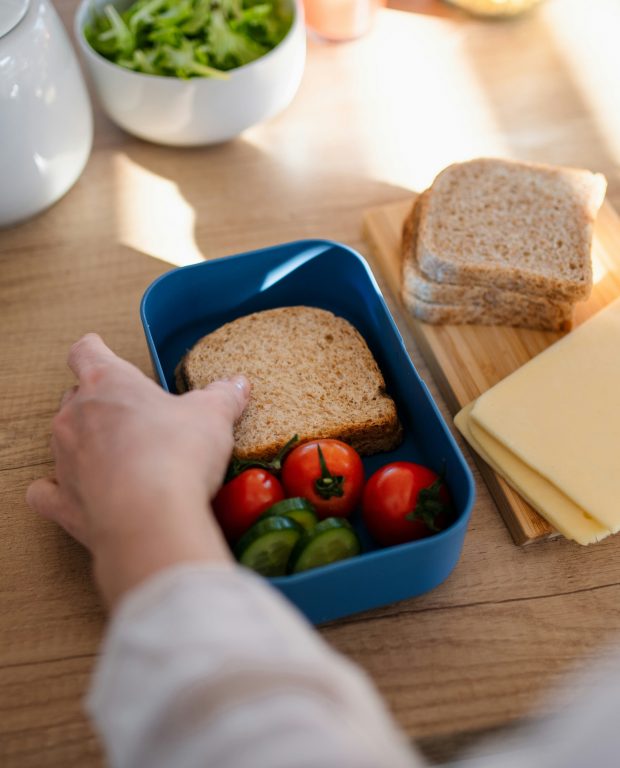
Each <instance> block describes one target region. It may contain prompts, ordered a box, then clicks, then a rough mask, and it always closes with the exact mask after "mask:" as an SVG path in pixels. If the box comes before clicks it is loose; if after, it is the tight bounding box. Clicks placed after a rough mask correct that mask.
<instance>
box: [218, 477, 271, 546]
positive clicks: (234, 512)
mask: <svg viewBox="0 0 620 768" xmlns="http://www.w3.org/2000/svg"><path fill="white" fill-rule="evenodd" d="M283 498H284V491H283V489H282V485H281V484H280V481H279V480H278V479H277V477H274V476H273V475H272V474H271V472H268V471H267V470H266V469H258V468H252V469H246V470H244V471H243V472H241V473H240V474H239V475H237V477H235V478H233V479H232V480H230V481H229V482H227V483H225V484H224V485H223V486H222V487H221V488H220V490H219V491H218V493H217V496H216V497H215V498H214V499H213V511H214V512H215V517H216V518H217V521H218V523H219V524H220V527H221V529H222V531H223V532H224V536H226V538H227V539H228V541H229V542H231V543H233V542H235V541H237V539H239V538H240V537H241V536H242V535H243V534H244V533H245V532H246V531H247V529H248V528H249V527H250V526H251V525H253V523H254V522H256V520H257V519H258V518H259V517H260V516H261V515H262V514H263V512H266V511H267V510H268V509H269V507H271V506H272V505H273V504H275V503H276V502H277V501H282V499H283Z"/></svg>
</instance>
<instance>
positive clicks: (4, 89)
mask: <svg viewBox="0 0 620 768" xmlns="http://www.w3.org/2000/svg"><path fill="white" fill-rule="evenodd" d="M92 136H93V117H92V111H91V106H90V101H89V99H88V92H87V90H86V86H85V84H84V80H83V78H82V73H81V71H80V68H79V65H78V62H77V58H76V56H75V54H74V52H73V48H72V47H71V43H70V42H69V38H68V37H67V33H66V32H65V28H64V26H63V25H62V22H61V21H60V19H59V18H58V16H57V14H56V11H55V10H54V8H53V6H52V5H51V3H50V2H48V0H0V226H8V225H10V224H15V223H16V222H18V221H21V220H22V219H26V218H28V217H30V216H33V215H34V214H36V213H38V212H39V211H42V210H43V209H44V208H47V207H48V206H49V205H51V204H52V203H54V202H56V200H58V199H59V198H60V197H62V195H64V194H65V192H67V191H68V190H69V189H70V187H71V186H72V185H73V184H74V183H75V181H76V180H77V178H78V177H79V175H80V174H81V172H82V170H83V169H84V166H85V165H86V161H87V160H88V156H89V154H90V148H91V145H92Z"/></svg>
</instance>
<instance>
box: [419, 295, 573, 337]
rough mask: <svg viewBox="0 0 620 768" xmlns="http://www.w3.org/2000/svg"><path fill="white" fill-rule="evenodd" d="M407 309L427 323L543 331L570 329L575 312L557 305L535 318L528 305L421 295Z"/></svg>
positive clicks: (544, 310) (550, 306) (541, 312)
mask: <svg viewBox="0 0 620 768" xmlns="http://www.w3.org/2000/svg"><path fill="white" fill-rule="evenodd" d="M405 304H406V306H407V309H408V310H409V311H410V312H411V313H412V314H413V315H414V317H417V318H418V320H422V322H425V323H432V324H446V325H467V324H474V325H510V326H516V327H520V328H535V329H537V330H541V331H567V330H570V327H571V316H570V315H569V316H566V315H564V314H563V313H562V311H561V310H559V309H557V307H556V306H554V305H548V307H547V309H542V310H541V311H540V312H539V313H538V314H537V316H536V319H535V320H534V319H533V317H532V314H531V313H530V312H529V311H528V310H527V309H526V308H525V306H524V305H518V304H511V303H503V304H502V303H497V304H494V305H489V304H487V303H486V302H474V301H471V302H467V303H465V304H459V303H453V304H449V303H445V304H440V303H436V302H430V301H424V300H423V299H419V298H418V297H417V296H414V295H410V296H408V297H406V298H405Z"/></svg>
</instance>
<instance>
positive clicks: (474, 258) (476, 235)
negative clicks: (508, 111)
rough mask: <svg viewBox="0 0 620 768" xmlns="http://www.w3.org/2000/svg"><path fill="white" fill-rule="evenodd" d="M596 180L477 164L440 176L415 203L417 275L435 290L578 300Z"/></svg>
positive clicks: (588, 269)
mask: <svg viewBox="0 0 620 768" xmlns="http://www.w3.org/2000/svg"><path fill="white" fill-rule="evenodd" d="M606 186H607V182H606V180H605V178H604V176H602V175H601V174H594V173H591V172H590V171H585V170H579V169H574V168H560V167H553V166H547V165H538V164H531V163H517V162H513V161H509V160H499V159H490V158H482V159H478V160H471V161H469V162H465V163H458V164H455V165H451V166H449V167H448V168H446V169H445V170H444V171H442V172H441V173H440V174H439V175H438V176H437V178H436V179H435V181H434V182H433V184H432V185H431V187H430V191H429V194H428V195H426V196H425V198H424V199H423V201H422V202H421V204H420V211H419V217H420V218H419V235H418V241H417V258H418V265H419V268H420V271H421V272H422V273H423V274H424V275H425V276H426V277H428V278H430V279H431V280H434V281H435V282H439V283H456V284H462V285H472V284H478V285H491V286H494V287H495V288H496V289H500V290H506V291H516V292H519V293H523V294H528V295H540V296H545V297H546V298H547V299H552V300H554V301H560V302H562V301H570V302H574V301H578V300H580V299H585V298H587V297H588V295H589V293H590V290H591V287H592V266H591V258H590V250H591V243H592V232H593V224H594V220H595V218H596V214H597V212H598V210H599V208H600V206H601V204H602V202H603V198H604V195H605V190H606Z"/></svg>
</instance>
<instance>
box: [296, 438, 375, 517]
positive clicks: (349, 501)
mask: <svg viewBox="0 0 620 768" xmlns="http://www.w3.org/2000/svg"><path fill="white" fill-rule="evenodd" d="M282 485H283V486H284V490H285V491H286V495H287V496H303V497H305V498H306V499H308V501H310V503H311V504H312V505H313V506H314V508H315V510H316V513H317V515H318V517H319V518H321V519H324V518H326V517H347V516H348V515H350V514H351V512H352V511H353V510H354V509H355V507H356V506H357V504H358V503H359V500H360V498H361V495H362V489H363V487H364V465H363V464H362V460H361V459H360V457H359V455H358V453H357V452H356V451H355V450H354V449H353V448H351V446H350V445H347V444H346V443H342V442H340V440H329V439H324V440H312V441H310V442H309V443H303V444H302V445H299V446H297V448H293V450H292V451H291V452H290V453H289V454H288V455H287V457H286V458H285V460H284V466H283V467H282Z"/></svg>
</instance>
